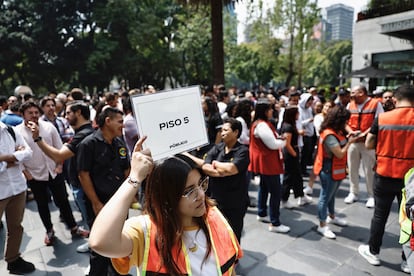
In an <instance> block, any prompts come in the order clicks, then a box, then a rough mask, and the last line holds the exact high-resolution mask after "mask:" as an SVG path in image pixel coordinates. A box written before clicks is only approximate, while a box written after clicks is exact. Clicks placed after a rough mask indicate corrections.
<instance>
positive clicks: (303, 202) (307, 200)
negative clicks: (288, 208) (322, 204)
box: [298, 195, 313, 206]
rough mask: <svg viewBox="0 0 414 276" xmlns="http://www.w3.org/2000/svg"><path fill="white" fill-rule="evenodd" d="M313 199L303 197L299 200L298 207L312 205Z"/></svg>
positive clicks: (306, 196)
mask: <svg viewBox="0 0 414 276" xmlns="http://www.w3.org/2000/svg"><path fill="white" fill-rule="evenodd" d="M312 201H313V200H312V198H311V197H310V196H308V195H303V196H302V197H300V198H299V199H298V205H299V206H303V205H305V204H310V203H312Z"/></svg>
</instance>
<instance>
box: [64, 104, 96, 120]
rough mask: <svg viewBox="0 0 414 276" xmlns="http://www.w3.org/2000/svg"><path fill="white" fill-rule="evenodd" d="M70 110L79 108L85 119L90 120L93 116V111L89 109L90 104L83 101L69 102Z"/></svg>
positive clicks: (74, 110) (73, 110)
mask: <svg viewBox="0 0 414 276" xmlns="http://www.w3.org/2000/svg"><path fill="white" fill-rule="evenodd" d="M67 106H68V107H69V109H70V111H72V112H76V111H78V110H80V111H81V115H82V117H83V118H84V119H85V120H89V119H90V117H91V111H90V110H89V106H88V105H87V104H85V103H84V102H83V101H72V102H70V103H68V104H67Z"/></svg>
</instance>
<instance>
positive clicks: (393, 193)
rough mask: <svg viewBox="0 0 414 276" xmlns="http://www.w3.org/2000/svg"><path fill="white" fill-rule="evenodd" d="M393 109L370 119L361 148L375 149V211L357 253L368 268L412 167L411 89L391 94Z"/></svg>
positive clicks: (376, 259) (413, 125)
mask: <svg viewBox="0 0 414 276" xmlns="http://www.w3.org/2000/svg"><path fill="white" fill-rule="evenodd" d="M394 97H395V98H396V101H397V102H396V108H395V109H394V110H391V111H388V112H385V113H383V114H380V115H379V116H378V118H376V119H375V120H374V123H373V124H372V126H371V130H370V132H369V133H368V136H367V140H366V141H365V146H366V147H367V148H368V149H375V153H376V155H377V166H376V170H375V178H374V183H375V185H374V187H375V189H374V196H375V209H374V214H373V216H372V220H371V229H370V237H369V241H368V244H367V245H360V246H359V247H358V252H359V253H360V254H361V255H362V257H364V258H365V259H366V260H367V261H368V262H369V263H370V264H372V265H380V263H381V261H380V259H379V256H378V255H379V253H380V247H381V244H382V238H383V236H384V229H385V225H386V223H387V219H388V216H389V214H390V210H391V206H392V202H393V201H394V198H397V200H398V203H399V206H400V204H401V197H402V196H401V190H402V188H404V175H405V174H406V173H407V171H409V169H410V168H412V167H414V147H413V146H412V145H413V144H414V132H413V130H414V87H413V86H408V85H403V86H401V87H399V88H398V89H397V90H396V91H395V94H394Z"/></svg>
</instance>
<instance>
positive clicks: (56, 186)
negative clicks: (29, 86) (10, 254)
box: [16, 101, 89, 246]
mask: <svg viewBox="0 0 414 276" xmlns="http://www.w3.org/2000/svg"><path fill="white" fill-rule="evenodd" d="M20 110H21V113H22V115H23V118H24V121H23V123H21V124H20V125H18V126H17V127H16V130H17V131H18V132H19V133H20V134H22V136H23V138H24V139H25V140H26V142H27V144H28V145H29V146H30V148H31V149H32V150H33V157H32V159H30V160H28V161H25V162H24V163H23V165H24V171H23V172H24V174H25V176H26V179H27V180H28V183H29V185H30V188H31V189H32V192H33V195H34V198H35V200H36V204H37V208H38V211H39V215H40V218H41V220H42V223H43V225H44V227H45V228H46V236H45V239H44V242H45V244H46V245H47V246H49V245H53V243H54V241H55V232H54V230H53V224H52V221H51V217H50V210H49V206H48V199H49V195H48V191H47V189H49V190H50V192H51V193H52V196H53V199H54V201H55V203H56V206H57V207H58V208H59V211H60V213H61V215H62V218H63V220H64V221H65V223H66V225H67V227H68V228H69V229H70V232H71V234H72V236H74V237H88V236H89V231H87V230H85V229H83V228H82V227H81V226H78V225H77V223H76V221H75V219H74V217H73V214H72V209H71V207H70V204H69V201H68V198H67V193H66V187H65V182H64V179H63V175H62V167H63V164H62V163H56V162H55V161H53V160H52V159H51V158H49V157H48V156H47V155H46V154H45V153H44V152H43V151H42V150H41V149H40V148H39V146H38V145H37V144H36V143H37V142H39V141H40V140H42V139H44V140H45V142H46V143H47V144H49V145H51V146H53V147H55V148H58V149H60V148H61V147H62V140H61V138H60V136H59V133H58V131H57V130H56V128H55V126H54V125H53V124H51V123H49V122H45V121H42V120H39V117H40V112H41V109H40V107H39V106H38V105H37V104H35V103H34V102H30V101H29V102H25V103H24V104H22V106H21V107H20ZM33 124H37V125H38V127H39V136H38V137H37V138H36V139H33V135H32V130H31V128H32V127H33V126H32V125H33Z"/></svg>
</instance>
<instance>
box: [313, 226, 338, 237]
mask: <svg viewBox="0 0 414 276" xmlns="http://www.w3.org/2000/svg"><path fill="white" fill-rule="evenodd" d="M317 231H318V233H319V234H321V235H322V236H324V237H325V238H328V239H335V238H336V235H335V233H334V232H332V231H331V229H329V227H328V226H326V225H325V226H324V227H320V226H318V229H317Z"/></svg>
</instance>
